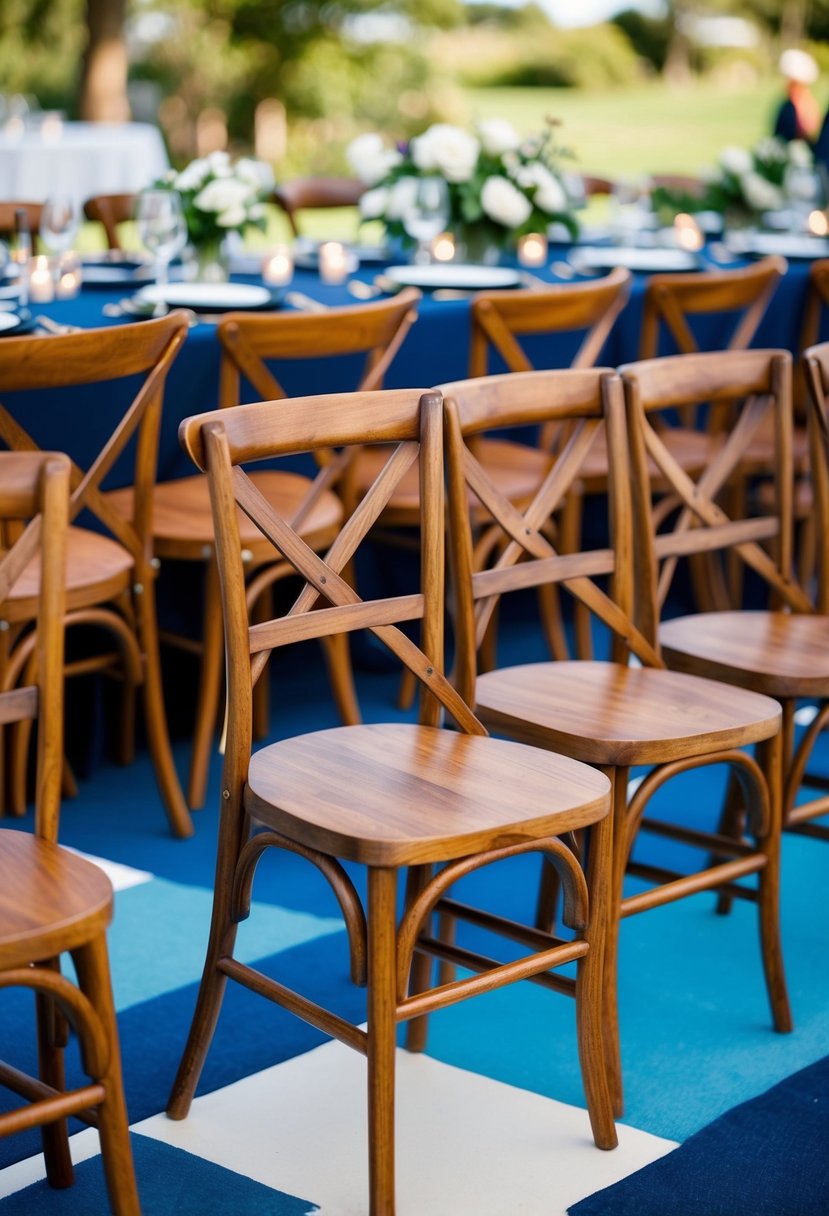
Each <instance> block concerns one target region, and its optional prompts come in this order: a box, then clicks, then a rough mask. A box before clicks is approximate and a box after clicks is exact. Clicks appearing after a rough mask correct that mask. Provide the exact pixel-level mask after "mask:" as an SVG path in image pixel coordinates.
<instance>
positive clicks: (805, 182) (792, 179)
mask: <svg viewBox="0 0 829 1216" xmlns="http://www.w3.org/2000/svg"><path fill="white" fill-rule="evenodd" d="M783 190H784V193H785V195H786V198H787V200H788V203H789V207H790V209H791V212H792V216H793V218H794V220H795V224H796V227H797V228H798V229H799V230H800V231H803V232H805V231H808V228H809V216H810V215H811V213H812V212H813V211H819V210H822V209H823V207H825V206H826V189H825V185H824V181H823V178H822V176H821V174H820V173H819V172H818V171H817V170H816V169H814V168H812V167H811V166H809V165H789V166H787V168H786V173H785V176H784V178H783Z"/></svg>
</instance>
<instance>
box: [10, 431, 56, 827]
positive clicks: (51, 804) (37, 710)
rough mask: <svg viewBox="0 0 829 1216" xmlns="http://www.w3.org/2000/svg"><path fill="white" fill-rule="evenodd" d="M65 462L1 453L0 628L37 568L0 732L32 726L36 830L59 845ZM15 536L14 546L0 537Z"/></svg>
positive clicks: (52, 456)
mask: <svg viewBox="0 0 829 1216" xmlns="http://www.w3.org/2000/svg"><path fill="white" fill-rule="evenodd" d="M68 503H69V461H68V459H67V458H66V456H64V455H62V454H59V453H55V452H0V622H3V623H4V624H8V622H7V619H6V614H5V603H6V600H7V599H8V595H9V591H10V590H11V588H12V587H13V586H14V584H15V582H16V581H17V579H18V578H19V577H20V575H21V573H22V572H23V571H24V570H25V569H26V567H27V566H29V565H30V563H31V562H32V561H37V562H38V563H39V565H40V582H39V586H40V592H39V598H38V609H37V619H36V621H35V624H34V630H33V632H29V633H25V634H24V635H23V636H22V637H21V638H18V640H17V642H16V644H15V646H14V647H13V649H12V651H11V654H10V655H9V657H8V661H7V663H6V664H5V665H4V670H3V673H2V681H0V726H3V725H6V724H8V723H12V722H20V721H24V720H34V721H36V722H37V724H38V731H37V768H36V776H35V831H36V832H37V833H38V834H39V835H41V836H44V837H45V838H46V839H48V840H53V841H54V840H57V835H58V815H59V810H60V794H61V776H62V772H63V613H64V606H65V597H66V587H65V563H66V528H67V518H68ZM6 533H8V536H11V535H15V534H16V536H17V539H16V540H15V541H13V542H11V541H8V540H7V542H6V543H3V541H2V537H3V535H5V534H6Z"/></svg>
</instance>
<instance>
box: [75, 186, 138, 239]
mask: <svg viewBox="0 0 829 1216" xmlns="http://www.w3.org/2000/svg"><path fill="white" fill-rule="evenodd" d="M135 199H136V196H135V195H134V194H96V195H94V196H93V197H92V198H88V199H87V200H86V202H85V203H84V205H83V212H84V215H85V216H86V218H87V219H88V220H92V221H93V222H96V223H99V224H103V227H104V232H105V233H106V239H107V246H108V248H109V249H121V248H122V245H121V240H120V237H119V236H118V225H119V224H125V223H127V222H128V221H129V220H131V219H133V218H134V216H135Z"/></svg>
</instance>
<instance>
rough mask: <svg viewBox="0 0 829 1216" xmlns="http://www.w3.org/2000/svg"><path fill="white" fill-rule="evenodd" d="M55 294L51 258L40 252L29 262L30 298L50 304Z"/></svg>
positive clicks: (40, 302) (39, 302)
mask: <svg viewBox="0 0 829 1216" xmlns="http://www.w3.org/2000/svg"><path fill="white" fill-rule="evenodd" d="M54 296H55V280H54V278H53V276H52V269H51V267H50V265H49V259H48V258H47V257H44V256H43V254H39V255H38V256H37V257H36V258H32V260H31V261H30V262H29V299H30V300H32V301H33V302H35V303H38V304H48V302H49V301H50V300H52V299H54Z"/></svg>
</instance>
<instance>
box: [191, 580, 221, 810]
mask: <svg viewBox="0 0 829 1216" xmlns="http://www.w3.org/2000/svg"><path fill="white" fill-rule="evenodd" d="M223 658H224V638H223V636H222V599H221V595H220V593H219V571H218V568H217V566H216V559H215V557H211V559H210V560H209V561H208V563H207V567H206V569H205V576H204V620H203V622H202V645H201V666H200V669H199V691H198V700H197V701H196V721H195V724H194V726H193V743H192V747H191V751H190V776H189V779H188V783H187V801H188V803H189V805H190V807H191V809H192V810H194V811H195V810H198V809H199V808H201V807H203V806H204V800H205V796H206V793H207V774H208V770H209V768H210V754H211V752H212V750H213V747H214V745H215V738H216V723H217V721H218V717H219V698H220V695H221V687H222V661H223Z"/></svg>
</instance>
